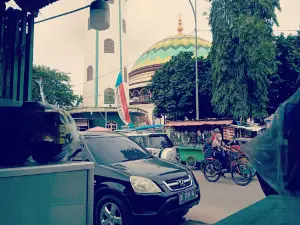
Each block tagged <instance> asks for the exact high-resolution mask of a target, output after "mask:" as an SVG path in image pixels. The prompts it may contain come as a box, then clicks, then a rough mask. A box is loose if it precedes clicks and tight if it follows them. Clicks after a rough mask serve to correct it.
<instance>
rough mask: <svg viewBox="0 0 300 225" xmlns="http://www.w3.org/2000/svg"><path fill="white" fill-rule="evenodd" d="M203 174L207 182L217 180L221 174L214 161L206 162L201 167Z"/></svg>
mask: <svg viewBox="0 0 300 225" xmlns="http://www.w3.org/2000/svg"><path fill="white" fill-rule="evenodd" d="M203 173H204V176H205V178H206V180H208V181H209V182H217V181H218V180H219V179H220V177H221V175H220V171H219V169H218V166H217V164H216V163H215V162H208V163H206V164H205V166H204V169H203Z"/></svg>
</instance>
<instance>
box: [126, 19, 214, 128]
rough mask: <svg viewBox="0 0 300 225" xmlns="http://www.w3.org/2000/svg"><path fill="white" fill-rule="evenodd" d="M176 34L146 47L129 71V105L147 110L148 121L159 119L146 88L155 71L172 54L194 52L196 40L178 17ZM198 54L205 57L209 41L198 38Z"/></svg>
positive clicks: (152, 121)
mask: <svg viewBox="0 0 300 225" xmlns="http://www.w3.org/2000/svg"><path fill="white" fill-rule="evenodd" d="M177 31H178V34H177V35H175V36H170V37H167V38H164V39H162V40H161V41H158V42H157V43H155V44H154V45H152V46H151V47H150V48H149V49H147V50H146V51H145V52H144V53H143V54H142V55H141V56H140V57H139V58H138V60H137V61H136V63H135V64H134V66H133V68H132V70H131V72H130V73H129V96H130V105H134V106H137V107H138V108H141V109H143V110H145V111H147V112H148V117H149V121H150V122H151V123H153V124H160V123H161V120H158V119H155V118H154V116H153V110H154V107H155V106H154V104H153V103H152V102H151V92H150V91H149V89H148V88H147V86H148V84H149V81H150V80H151V78H152V76H153V75H154V74H155V71H156V70H158V69H159V68H161V67H162V66H163V65H164V64H165V63H166V62H168V61H170V59H171V58H172V57H173V56H176V55H178V54H179V53H180V52H194V53H195V50H196V47H195V46H196V40H195V36H193V35H185V34H184V33H183V26H182V19H181V18H179V22H178V28H177ZM197 48H198V56H199V57H200V56H202V57H207V55H208V53H209V51H210V48H211V43H210V42H209V41H206V40H204V39H202V38H200V37H199V38H198V46H197Z"/></svg>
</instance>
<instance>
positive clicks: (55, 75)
mask: <svg viewBox="0 0 300 225" xmlns="http://www.w3.org/2000/svg"><path fill="white" fill-rule="evenodd" d="M39 82H40V83H41V85H42V90H43V92H44V96H45V100H46V102H47V103H49V104H52V105H57V106H60V107H69V106H76V105H79V104H80V102H81V101H82V97H81V98H80V96H77V95H75V94H74V92H73V90H72V85H71V84H70V82H71V80H70V77H69V75H68V74H67V73H64V72H61V71H58V70H56V69H51V68H49V67H46V66H39V65H38V66H34V67H33V72H32V86H33V87H32V100H33V101H42V96H41V92H40V85H39Z"/></svg>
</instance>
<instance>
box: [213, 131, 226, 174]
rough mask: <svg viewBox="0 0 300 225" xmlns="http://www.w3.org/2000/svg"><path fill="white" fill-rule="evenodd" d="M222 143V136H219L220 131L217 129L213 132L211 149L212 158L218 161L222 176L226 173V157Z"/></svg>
mask: <svg viewBox="0 0 300 225" xmlns="http://www.w3.org/2000/svg"><path fill="white" fill-rule="evenodd" d="M222 143H223V139H222V134H221V132H220V130H219V129H218V128H216V129H215V130H214V137H213V141H212V149H213V154H214V157H215V158H216V159H217V160H219V161H220V163H221V165H222V174H224V173H225V172H226V171H227V169H226V167H227V156H226V152H225V151H224V149H223V148H222Z"/></svg>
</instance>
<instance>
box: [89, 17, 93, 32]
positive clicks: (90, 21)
mask: <svg viewBox="0 0 300 225" xmlns="http://www.w3.org/2000/svg"><path fill="white" fill-rule="evenodd" d="M91 29H93V28H92V27H91V19H90V17H89V20H88V30H91Z"/></svg>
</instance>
